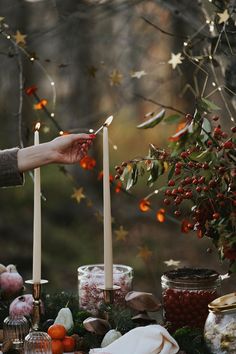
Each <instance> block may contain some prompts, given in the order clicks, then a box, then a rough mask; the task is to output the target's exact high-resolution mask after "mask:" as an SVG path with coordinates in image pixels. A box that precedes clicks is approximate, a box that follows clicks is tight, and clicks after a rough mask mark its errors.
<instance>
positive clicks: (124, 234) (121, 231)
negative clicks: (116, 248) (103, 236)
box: [114, 226, 129, 241]
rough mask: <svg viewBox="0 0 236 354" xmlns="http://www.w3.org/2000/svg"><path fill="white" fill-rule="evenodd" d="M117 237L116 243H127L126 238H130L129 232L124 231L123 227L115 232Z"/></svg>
mask: <svg viewBox="0 0 236 354" xmlns="http://www.w3.org/2000/svg"><path fill="white" fill-rule="evenodd" d="M114 234H115V236H116V241H126V237H127V236H128V234H129V232H128V231H127V230H125V229H124V227H123V226H120V228H119V229H118V230H115V231H114Z"/></svg>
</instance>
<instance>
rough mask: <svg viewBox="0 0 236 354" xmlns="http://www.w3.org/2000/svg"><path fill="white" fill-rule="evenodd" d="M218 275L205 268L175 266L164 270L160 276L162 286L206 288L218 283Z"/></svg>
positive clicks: (215, 285) (216, 285)
mask: <svg viewBox="0 0 236 354" xmlns="http://www.w3.org/2000/svg"><path fill="white" fill-rule="evenodd" d="M220 280H221V278H220V275H219V273H218V272H216V271H215V270H212V269H206V268H177V269H173V270H170V271H168V272H165V273H164V274H163V275H162V277H161V282H162V286H163V287H173V288H179V289H182V288H185V289H206V288H210V287H218V286H219V285H220Z"/></svg>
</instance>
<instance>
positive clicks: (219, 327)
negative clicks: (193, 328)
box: [204, 293, 236, 354]
mask: <svg viewBox="0 0 236 354" xmlns="http://www.w3.org/2000/svg"><path fill="white" fill-rule="evenodd" d="M208 307H209V315H208V317H207V320H206V323H205V328H204V337H205V342H206V345H207V347H208V349H209V350H210V352H211V353H212V354H228V353H232V354H233V353H236V293H231V294H227V295H224V296H221V297H219V298H217V299H216V300H214V301H212V302H211V303H210V304H209V305H208Z"/></svg>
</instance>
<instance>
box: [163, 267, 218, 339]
mask: <svg viewBox="0 0 236 354" xmlns="http://www.w3.org/2000/svg"><path fill="white" fill-rule="evenodd" d="M220 280H221V278H220V275H219V274H218V273H217V272H216V271H214V270H211V269H200V268H179V269H175V270H171V271H168V272H166V273H164V274H163V275H162V277H161V284H162V301H163V317H164V322H165V324H166V326H167V328H168V330H169V331H170V332H174V331H176V330H177V329H178V328H181V327H184V326H188V327H190V328H200V329H203V328H204V324H205V321H206V318H207V316H208V304H209V303H210V302H211V301H213V300H214V299H216V298H217V297H218V296H219V294H220Z"/></svg>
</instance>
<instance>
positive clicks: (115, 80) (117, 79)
mask: <svg viewBox="0 0 236 354" xmlns="http://www.w3.org/2000/svg"><path fill="white" fill-rule="evenodd" d="M109 77H110V85H111V86H115V85H120V84H121V82H122V80H123V75H122V74H121V73H120V71H119V70H117V69H114V70H113V71H112V73H111V74H110V75H109Z"/></svg>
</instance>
